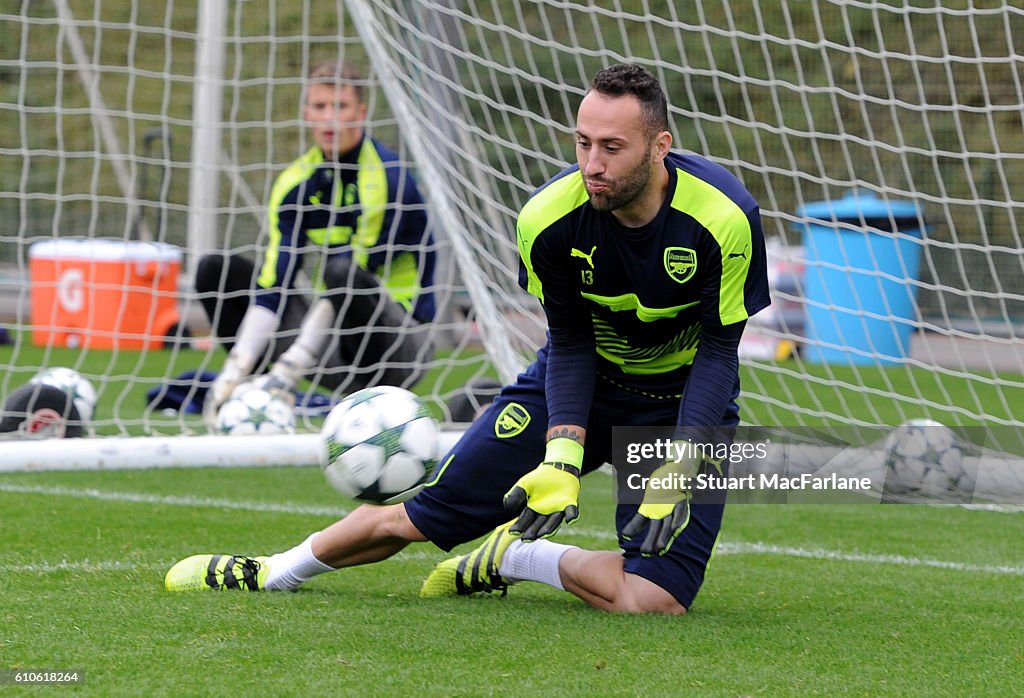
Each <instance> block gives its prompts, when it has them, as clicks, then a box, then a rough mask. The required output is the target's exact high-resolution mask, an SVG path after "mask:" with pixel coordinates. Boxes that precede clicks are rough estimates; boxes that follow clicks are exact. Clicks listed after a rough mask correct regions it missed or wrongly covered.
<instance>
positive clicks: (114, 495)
mask: <svg viewBox="0 0 1024 698" xmlns="http://www.w3.org/2000/svg"><path fill="white" fill-rule="evenodd" d="M0 492H10V493H14V494H41V495H47V496H51V497H78V498H82V499H98V500H101V501H107V502H128V503H131V504H163V505H167V506H179V507H200V508H211V509H236V510H241V511H259V512H270V513H275V514H301V515H304V516H334V517H337V518H341V517H342V516H345V515H346V514H348V513H349V512H348V510H347V509H344V508H342V507H323V506H311V505H307V504H293V503H284V504H274V503H272V502H247V501H240V500H234V499H215V498H212V497H188V496H181V497H179V496H174V495H157V494H145V493H141V492H110V491H104V490H97V489H93V488H86V489H73V488H70V487H43V486H39V485H12V484H8V483H0Z"/></svg>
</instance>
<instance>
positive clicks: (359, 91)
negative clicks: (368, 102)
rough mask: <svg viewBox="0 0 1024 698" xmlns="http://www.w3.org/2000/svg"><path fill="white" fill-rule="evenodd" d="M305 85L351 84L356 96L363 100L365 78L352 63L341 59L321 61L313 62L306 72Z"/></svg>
mask: <svg viewBox="0 0 1024 698" xmlns="http://www.w3.org/2000/svg"><path fill="white" fill-rule="evenodd" d="M306 84H307V85H352V87H354V88H355V89H356V97H357V98H358V99H359V101H360V102H362V101H364V100H363V90H364V87H365V86H366V79H365V78H364V77H363V74H362V73H361V72H360V71H359V69H358V68H356V67H355V66H354V65H352V64H351V63H349V62H347V61H343V60H332V61H323V62H321V63H316V64H314V65H313V66H312V67H311V68H310V69H309V72H308V73H306Z"/></svg>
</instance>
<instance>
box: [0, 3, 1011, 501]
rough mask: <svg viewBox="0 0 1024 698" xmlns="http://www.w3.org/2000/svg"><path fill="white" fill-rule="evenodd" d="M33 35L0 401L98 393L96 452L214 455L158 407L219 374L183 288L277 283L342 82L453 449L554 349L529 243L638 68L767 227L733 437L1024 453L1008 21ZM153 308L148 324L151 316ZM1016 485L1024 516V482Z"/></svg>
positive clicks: (51, 8)
mask: <svg viewBox="0 0 1024 698" xmlns="http://www.w3.org/2000/svg"><path fill="white" fill-rule="evenodd" d="M14 7H15V8H16V9H6V10H0V36H3V37H4V39H3V42H2V43H3V46H4V50H3V53H2V54H0V112H2V113H3V115H4V116H3V119H0V124H2V125H0V131H2V132H3V138H0V220H3V221H5V223H6V225H4V226H3V227H0V327H2V328H3V329H5V330H6V331H7V334H8V336H9V337H10V341H11V342H12V343H11V344H10V345H9V346H7V347H4V346H0V369H2V373H0V396H3V395H6V394H9V393H10V392H12V391H13V390H15V389H16V388H17V387H19V386H20V385H22V384H24V383H26V382H27V381H28V380H29V378H31V377H32V375H34V373H35V372H36V371H37V370H38V369H40V368H42V367H47V366H53V365H66V366H71V367H73V368H75V369H77V370H79V371H80V372H81V373H83V375H85V376H86V377H87V378H88V379H89V380H90V381H92V382H93V384H94V385H95V387H96V389H97V392H98V394H99V399H98V405H97V412H96V416H95V418H94V421H93V424H92V429H93V431H94V432H95V434H96V436H97V438H126V437H131V436H148V437H159V438H165V437H175V436H178V435H182V436H189V437H190V438H197V437H196V436H195V434H197V433H199V432H200V431H201V425H200V424H199V421H198V418H197V417H196V416H195V415H194V414H189V413H186V412H178V413H171V412H167V411H164V410H162V409H160V408H159V407H157V406H154V404H151V403H149V402H148V400H147V396H146V395H147V392H148V391H150V390H159V389H160V387H161V386H165V387H166V386H169V385H172V384H174V385H175V386H176V387H178V388H179V389H181V390H182V391H183V392H184V393H186V394H187V393H188V390H189V386H190V383H189V380H190V379H188V378H183V374H185V372H187V371H199V372H202V371H216V370H217V369H218V368H219V367H220V364H221V362H222V360H223V356H224V354H223V351H222V350H221V349H220V348H218V347H217V346H216V345H215V344H211V343H210V342H209V341H208V339H209V338H208V337H207V336H206V333H207V332H208V331H209V328H208V324H207V320H206V317H205V315H204V313H203V312H202V311H201V309H200V306H199V303H198V300H199V299H198V298H197V296H196V294H195V292H194V289H193V287H192V274H193V272H194V269H195V264H196V261H197V260H198V258H199V256H200V255H201V254H203V253H204V252H207V251H210V250H211V249H213V250H225V251H232V252H242V253H245V254H247V255H249V256H250V257H252V258H254V259H255V258H258V256H259V254H260V252H261V250H262V249H263V248H264V245H265V242H266V232H267V223H266V211H265V210H264V202H265V201H266V199H267V197H268V196H269V193H270V187H271V185H272V183H273V181H274V178H275V177H276V176H277V174H279V173H280V171H281V170H282V169H283V168H284V167H286V166H287V165H288V163H289V162H291V160H293V159H294V158H295V157H297V156H298V155H299V154H300V153H301V152H303V151H304V150H306V149H307V148H308V147H310V146H311V144H312V142H311V140H310V138H309V135H308V133H307V132H306V130H305V128H304V124H303V122H302V119H301V105H300V99H301V94H302V83H303V76H304V74H305V73H306V71H307V70H308V69H309V68H310V66H311V65H313V64H315V63H316V62H318V61H320V60H324V59H333V58H335V57H338V56H341V57H344V58H345V59H346V60H348V61H351V62H353V63H354V64H356V65H358V66H359V67H360V68H361V69H362V70H363V71H364V72H365V74H366V76H367V88H368V89H367V93H368V95H369V100H370V117H369V121H368V124H367V126H368V131H369V132H370V133H372V134H373V135H375V136H377V137H379V138H380V139H381V140H383V141H384V142H385V143H387V144H388V145H389V146H391V147H392V148H393V149H395V150H396V151H397V152H399V153H400V155H401V157H402V158H403V159H404V160H405V161H406V162H408V164H409V165H410V166H411V167H412V168H413V170H414V172H415V173H416V177H417V180H418V182H419V184H420V186H421V187H422V189H423V190H424V193H425V195H426V198H427V199H428V203H429V207H430V215H431V217H432V221H433V223H434V225H435V229H436V231H437V233H438V236H439V240H438V245H439V255H440V259H441V264H440V269H439V273H438V278H437V288H436V289H435V290H436V292H437V295H438V298H439V299H440V300H441V312H440V313H439V317H438V320H437V322H436V323H435V325H434V328H433V339H434V343H435V347H436V352H435V353H434V354H433V355H432V356H430V357H424V358H423V361H424V368H425V369H426V374H425V378H424V379H422V380H421V382H420V383H419V384H418V385H417V386H416V389H417V391H418V392H421V393H423V394H424V395H425V396H426V397H427V398H428V399H429V400H431V401H432V402H433V403H434V404H436V405H437V406H438V409H439V410H440V414H442V420H443V421H445V422H446V423H447V426H449V427H451V426H452V424H453V422H454V420H453V415H452V414H451V413H450V412H446V409H447V406H448V405H450V404H451V402H452V400H453V399H456V398H458V397H459V396H460V395H461V394H463V393H465V391H466V390H467V386H472V385H474V384H479V383H481V382H483V383H484V384H488V385H490V384H491V383H490V382H492V381H498V382H502V381H507V380H510V379H511V378H512V377H513V376H514V375H515V373H516V372H517V371H518V370H519V369H521V368H522V367H523V366H525V365H526V364H527V363H528V362H529V360H530V358H531V356H532V354H533V352H534V351H535V350H536V348H537V346H538V345H539V344H540V343H541V342H543V339H544V335H543V332H544V328H543V318H542V315H541V313H540V312H539V306H538V305H537V304H536V302H535V301H534V300H533V299H532V298H530V297H529V296H527V295H526V294H525V293H524V292H523V291H522V290H521V289H519V287H518V284H517V278H516V276H517V254H516V248H515V241H514V221H515V215H516V212H517V211H518V209H519V208H520V206H521V205H522V204H523V203H524V202H525V201H526V199H527V198H528V196H529V195H530V193H531V192H532V191H533V190H534V188H535V187H537V186H538V185H540V184H541V183H543V182H544V181H545V180H546V179H547V178H548V177H550V176H552V175H553V174H555V173H556V172H558V171H559V170H561V169H562V168H563V167H564V166H565V165H566V164H567V163H570V162H572V161H574V159H575V156H574V147H573V130H572V129H573V120H574V112H575V108H576V106H577V104H578V102H579V99H580V97H581V96H582V94H583V93H584V90H585V88H586V85H587V83H588V82H589V79H590V77H591V76H592V74H593V73H594V72H595V71H596V70H597V69H598V68H600V67H602V66H604V65H607V64H609V63H613V62H618V61H632V62H637V63H640V64H642V65H644V66H645V67H647V68H648V69H650V70H651V71H652V72H653V73H654V74H655V75H656V76H657V77H658V78H659V79H660V80H661V81H662V83H663V84H664V85H665V87H666V90H667V92H668V96H669V102H670V117H671V121H672V130H673V134H674V137H675V147H677V148H679V149H681V150H684V151H686V150H689V151H695V152H698V153H701V154H705V155H707V156H708V157H710V158H712V159H713V160H715V161H717V162H719V163H721V164H723V165H724V166H725V167H727V168H728V169H730V170H731V171H732V172H734V173H735V174H736V175H738V176H739V177H740V178H741V179H742V181H743V182H744V183H745V185H746V186H747V187H748V188H749V189H750V190H751V191H752V192H753V193H754V195H755V196H756V198H757V199H758V201H759V202H760V204H761V208H762V218H763V222H764V227H765V232H766V235H767V236H768V238H769V251H770V258H771V272H770V273H771V280H772V284H773V298H774V303H773V307H772V309H770V310H769V311H768V312H766V313H763V314H762V315H760V316H758V317H757V318H755V319H754V320H753V321H752V322H751V323H750V326H749V328H748V332H747V336H746V337H745V340H744V345H743V357H744V364H745V368H744V374H743V378H744V384H743V391H744V392H743V398H742V399H743V404H742V409H743V414H744V416H745V417H746V418H747V419H749V420H752V421H753V422H754V423H758V424H766V425H784V426H793V427H806V426H818V425H842V426H858V425H863V426H872V425H885V424H889V425H896V424H899V423H901V422H904V421H907V420H910V419H914V418H920V417H930V418H933V419H936V420H938V421H941V422H943V423H947V424H951V425H970V426H977V425H980V426H983V427H987V428H990V429H991V436H990V442H989V443H987V444H986V447H990V448H994V449H996V450H997V451H1000V452H1006V453H1010V454H1024V417H1022V409H1021V408H1022V406H1024V349H1022V346H1024V342H1022V333H1024V255H1022V253H1021V250H1022V249H1024V193H1022V192H1021V188H1020V187H1019V186H1017V185H1018V183H1019V182H1021V181H1024V59H1022V58H1021V56H1022V55H1024V46H1022V45H1021V38H1020V37H1021V36H1024V9H1021V8H1020V7H1018V6H1017V5H1016V4H1015V3H1010V2H992V3H903V2H864V1H861V0H819V1H818V2H807V3H793V2H786V1H785V0H730V1H728V2H726V1H725V0H715V1H711V2H709V1H708V0H681V1H676V2H668V3H651V2H648V1H647V0H619V1H618V2H615V3H595V2H567V1H564V0H509V1H508V2H504V1H498V0H490V1H487V0H265V1H264V2H245V1H242V0H217V1H214V0H197V1H196V2H192V3H175V4H173V5H166V4H163V3H147V2H143V1H142V0H125V1H123V2H112V1H111V0H90V1H88V2H86V1H85V0H54V2H52V3H28V2H23V3H15V4H14ZM55 238H60V239H65V238H73V239H83V240H96V239H102V240H113V241H116V242H119V243H122V244H123V245H124V246H125V247H124V249H125V250H132V252H126V253H125V254H124V256H123V257H115V258H114V260H113V261H114V262H121V263H123V266H124V267H125V269H124V275H125V276H124V279H125V283H123V284H120V285H119V284H117V283H116V282H114V283H112V282H111V281H110V277H106V276H101V274H100V269H99V267H100V266H101V265H100V264H99V263H98V262H97V261H96V260H95V259H86V260H84V261H82V260H75V259H70V260H68V259H52V258H43V259H39V258H35V257H33V253H32V250H33V246H34V245H36V244H37V243H40V242H44V241H51V240H53V239H55ZM158 243H159V244H163V245H170V246H173V247H175V248H177V249H180V250H181V253H182V263H181V265H180V276H177V274H178V272H179V269H178V267H172V268H170V270H168V269H167V268H165V267H164V268H161V269H162V272H160V270H159V269H158V272H160V273H158V272H152V269H151V268H157V267H160V263H162V259H153V258H150V257H147V256H145V254H143V256H142V257H141V258H140V257H139V256H138V253H137V252H135V251H136V250H137V249H138V248H137V245H140V244H158ZM36 249H39V248H36ZM145 249H148V248H145ZM107 261H111V260H107ZM76 264H77V265H78V271H77V273H78V274H79V280H80V283H81V284H84V286H81V287H79V288H78V291H79V292H80V294H84V295H79V296H77V297H78V298H79V300H82V299H84V302H82V303H79V305H78V314H77V315H76V314H74V313H72V312H71V311H69V309H68V308H67V307H63V306H61V302H62V300H61V299H62V296H61V293H64V294H65V296H67V294H68V293H71V292H73V291H75V289H74V288H71V289H70V290H69V287H68V285H67V283H66V281H67V280H66V279H63V278H62V277H61V276H60V274H61V272H62V270H64V269H67V268H72V267H75V265H76ZM147 269H148V271H147ZM136 272H139V273H136ZM161 273H163V274H164V275H163V276H161ZM167 273H173V274H174V275H175V278H174V283H173V285H172V286H170V287H168V286H166V285H160V284H164V283H166V282H167ZM62 284H63V285H62ZM90 284H91V285H90ZM147 284H151V285H149V286H147ZM99 290H103V291H104V293H103V294H101V293H99V292H98V291H99ZM139 294H141V295H143V296H147V297H149V302H147V303H144V304H143V305H142V306H137V305H135V302H136V301H137V300H138V299H137V298H134V297H132V296H133V295H139ZM101 296H102V298H101ZM65 300H66V298H65ZM168 302H169V303H170V304H171V307H168V306H167V303H168ZM45 303H49V304H50V305H48V306H46V307H41V304H45ZM91 303H92V304H95V306H96V307H89V306H90V304H91ZM101 304H105V305H101ZM83 305H84V306H85V309H84V310H83ZM139 307H142V310H141V311H140V310H139V309H138V308H139ZM189 335H191V336H189ZM192 385H193V386H194V384H192ZM339 396H340V394H335V395H332V396H331V397H333V398H334V399H337V398H338V397H339ZM316 424H317V422H316V420H315V419H306V420H305V421H304V422H303V423H302V425H301V426H302V427H303V430H304V431H306V432H311V431H313V430H315V428H316ZM222 441H223V440H222ZM222 441H220V442H218V441H215V443H221V442H222ZM224 448H228V449H230V448H233V446H231V445H230V444H225V446H224ZM1011 479H1012V478H1011ZM1016 481H1017V482H1019V483H1022V484H1021V488H1022V489H1024V473H1022V474H1020V477H1019V478H1017V479H1016Z"/></svg>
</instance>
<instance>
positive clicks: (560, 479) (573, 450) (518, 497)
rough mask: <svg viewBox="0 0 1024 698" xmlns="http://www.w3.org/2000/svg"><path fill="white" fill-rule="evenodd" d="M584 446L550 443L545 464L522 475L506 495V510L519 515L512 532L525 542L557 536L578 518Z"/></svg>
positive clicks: (564, 440) (560, 439)
mask: <svg viewBox="0 0 1024 698" xmlns="http://www.w3.org/2000/svg"><path fill="white" fill-rule="evenodd" d="M582 468H583V446H582V445H581V444H579V443H577V442H576V441H573V440H572V439H567V438H564V437H558V438H554V439H551V440H550V441H548V445H547V450H546V451H545V453H544V462H543V463H541V464H540V465H538V466H537V467H536V468H534V469H533V470H531V471H530V472H528V473H527V474H526V475H523V476H522V477H521V478H519V480H518V481H516V484H515V485H513V486H512V489H510V490H509V491H508V492H507V493H506V494H505V510H506V511H508V512H509V513H511V514H519V518H518V519H516V521H515V523H513V524H512V527H511V528H510V529H509V533H511V534H512V535H516V536H520V537H521V538H522V540H524V541H531V540H537V539H538V538H547V537H548V536H552V535H554V533H555V531H557V530H558V527H559V526H561V525H562V523H563V522H564V523H567V524H571V523H572V522H573V521H575V520H576V519H577V518H579V515H580V512H579V498H580V474H581V473H582Z"/></svg>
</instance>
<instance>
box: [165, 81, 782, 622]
mask: <svg viewBox="0 0 1024 698" xmlns="http://www.w3.org/2000/svg"><path fill="white" fill-rule="evenodd" d="M667 129H668V108H667V104H666V98H665V94H664V92H663V90H662V88H661V86H660V85H659V84H658V82H657V80H656V79H655V78H654V77H653V76H652V75H651V74H650V73H649V72H647V71H646V70H644V69H643V68H641V67H639V66H635V65H615V66H611V67H609V68H606V69H604V70H601V71H600V72H598V73H597V75H596V76H595V77H594V79H593V81H592V82H591V85H590V88H589V90H588V91H587V93H586V95H585V96H584V98H583V100H582V102H581V104H580V106H579V111H578V115H577V123H576V130H575V133H576V155H577V161H578V162H577V164H576V165H574V166H571V167H569V168H567V169H565V170H564V171H563V172H561V173H560V174H558V175H556V176H555V177H554V178H553V179H551V180H550V181H549V182H547V183H546V184H545V185H544V186H542V187H541V188H540V189H539V190H538V191H537V192H535V193H534V195H533V197H532V198H531V199H530V200H529V201H528V202H527V203H526V205H525V206H524V207H523V209H522V211H521V212H520V214H519V217H518V221H517V231H516V232H517V240H518V244H519V249H520V253H521V265H520V273H519V280H520V284H521V285H522V286H523V287H524V288H525V289H526V290H528V291H529V292H530V293H532V294H534V295H536V296H537V297H538V298H539V299H540V300H541V302H542V304H543V307H544V311H545V313H546V315H547V319H548V327H549V333H548V336H549V339H548V342H547V345H546V346H545V347H543V348H542V349H541V350H540V351H539V352H538V354H537V360H536V361H535V362H534V363H533V364H532V365H531V366H530V367H529V368H528V369H527V370H526V371H525V372H524V373H523V374H522V375H520V376H519V377H518V379H517V380H516V381H515V383H513V384H512V385H509V386H507V387H505V388H504V389H503V390H502V391H501V393H500V394H499V395H498V396H497V398H496V399H495V401H494V402H493V403H492V404H491V406H490V407H489V408H488V409H487V411H486V412H485V413H484V414H483V415H481V416H480V417H479V418H478V419H477V420H476V421H475V422H474V423H473V424H472V425H471V426H470V428H469V430H468V431H467V432H466V434H465V436H463V438H462V439H460V440H459V442H458V443H457V444H456V445H455V446H454V448H453V449H452V451H451V452H450V453H449V454H448V455H447V456H445V458H444V459H443V460H442V463H441V466H440V467H439V470H438V473H437V474H436V476H435V478H434V480H433V481H432V482H430V483H428V484H427V486H426V487H425V488H424V489H423V490H421V491H420V492H419V493H418V494H417V495H416V496H415V497H413V498H412V499H410V500H409V501H407V502H405V503H404V504H397V505H393V506H385V507H377V506H362V507H359V508H358V509H356V510H355V511H354V512H352V513H351V514H349V515H348V516H347V517H345V518H343V519H341V520H340V521H338V522H336V523H334V524H332V525H331V526H329V527H327V528H325V529H324V530H323V531H320V532H317V533H314V534H312V535H311V536H310V537H309V538H307V539H306V540H305V541H304V542H303V543H301V544H299V545H298V546H296V547H295V548H292V549H291V550H288V551H285V552H283V553H280V554H277V555H273V556H270V557H261V558H249V557H240V556H230V555H195V556H192V557H190V558H186V559H185V560H182V561H181V562H179V563H177V564H176V565H175V566H173V567H172V568H171V569H170V570H169V571H168V573H167V575H166V577H165V584H166V586H167V588H168V589H171V590H189V589H221V588H241V589H294V588H296V587H297V586H299V585H300V584H302V583H303V582H305V581H307V580H309V579H311V578H312V577H314V576H316V575H317V574H320V573H323V572H327V571H330V570H333V569H337V568H341V567H348V566H351V565H358V564H365V563H368V562H373V561H377V560H382V559H384V558H387V557H389V556H391V555H393V554H395V553H396V552H398V551H399V550H402V549H403V548H404V547H405V546H406V545H408V544H409V543H410V542H412V541H424V540H427V541H430V542H432V543H434V544H435V545H437V546H439V547H441V548H443V549H445V550H450V549H451V548H453V547H455V546H456V545H459V544H462V543H465V542H467V541H470V540H473V539H475V538H477V537H479V536H482V535H484V534H485V533H487V532H488V531H490V532H491V533H490V535H489V536H488V537H487V538H486V540H485V541H484V542H483V544H482V545H480V547H478V548H477V549H476V550H473V551H472V552H470V553H467V554H464V555H460V556H457V557H453V558H451V559H448V560H445V561H443V562H441V563H440V564H438V565H437V567H436V568H435V569H434V570H433V572H431V573H430V575H429V576H428V577H427V579H426V581H425V582H424V584H423V588H422V591H421V595H422V596H427V597H429V596H441V595H457V594H459V595H461V594H473V593H477V592H491V591H496V590H499V591H504V590H506V589H507V587H508V586H509V585H510V584H514V583H517V582H523V581H535V582H542V583H545V584H549V585H551V586H554V587H556V588H558V589H565V590H567V591H569V592H571V593H573V594H575V595H576V596H578V597H579V598H581V599H583V600H584V601H586V602H587V603H589V604H591V605H593V606H595V607H597V608H601V609H605V610H608V611H615V612H633V613H639V612H657V613H670V614H671V613H682V612H685V611H686V610H687V608H689V607H690V605H691V603H692V602H693V599H694V597H695V596H696V594H697V591H698V589H699V588H700V586H701V584H702V582H703V580H704V574H705V570H706V567H707V564H708V561H709V560H710V558H711V554H712V551H713V549H714V545H715V542H716V540H717V538H718V532H719V528H720V526H721V522H722V514H723V510H724V501H722V500H721V499H718V498H710V499H708V500H707V501H699V500H698V498H697V497H696V496H694V497H693V498H691V496H690V493H689V492H688V491H687V490H686V488H685V487H680V488H678V489H676V490H674V491H668V492H666V491H664V490H659V491H652V492H650V493H644V492H636V493H633V495H634V496H629V495H628V494H627V495H625V496H623V493H622V492H621V491H620V501H619V503H618V507H617V511H616V527H617V530H618V534H619V543H620V546H621V548H622V552H612V551H591V550H583V549H580V548H577V547H574V546H570V545H564V544H561V543H556V542H554V541H552V540H547V538H548V537H550V536H552V535H554V534H555V533H556V532H557V531H558V530H559V527H560V525H561V524H563V523H571V522H572V521H573V520H575V519H576V518H577V517H578V516H580V515H584V516H585V515H586V512H580V511H579V505H578V495H579V491H580V477H581V476H582V475H585V474H587V473H589V472H591V471H593V470H595V469H596V468H598V467H599V466H600V465H601V464H602V463H604V462H606V461H609V460H610V459H611V451H612V443H611V441H612V427H613V426H661V425H664V426H668V427H672V426H673V425H678V427H679V431H681V432H682V433H681V436H683V437H688V438H691V439H694V440H698V439H700V440H701V441H697V442H698V443H704V441H703V440H704V439H707V438H708V435H709V434H713V433H714V432H716V431H718V430H719V429H720V428H721V427H725V428H726V431H727V430H728V428H730V427H733V426H735V425H736V424H737V423H738V421H739V411H738V407H737V404H736V399H737V397H738V395H739V359H738V345H739V340H740V335H741V334H742V331H743V328H744V325H745V322H746V320H747V318H748V317H749V316H750V315H752V314H754V313H755V312H757V311H758V310H761V309H762V308H764V307H766V306H767V305H768V303H769V298H768V282H767V275H766V268H765V250H764V238H763V234H762V230H761V222H760V215H759V212H758V207H757V204H756V202H755V201H754V199H753V198H752V196H751V195H750V194H749V193H748V192H747V191H746V190H745V189H744V188H743V186H742V185H741V184H740V182H739V181H738V180H737V179H736V178H735V177H734V176H733V175H731V174H729V173H728V172H727V171H726V170H725V169H724V168H722V167H720V166H718V165H715V164H713V163H712V162H710V161H709V160H707V159H705V158H703V157H700V156H697V155H691V154H679V153H676V152H673V151H671V150H670V147H671V145H672V136H671V134H670V133H669V132H668V130H667ZM538 464H539V465H538ZM725 465H726V464H721V466H720V467H722V468H724V467H725ZM703 467H707V466H706V465H705V464H703V463H701V462H681V463H679V464H674V463H669V464H666V465H664V466H662V468H663V469H662V471H661V472H657V473H656V475H657V477H656V478H654V479H657V480H659V481H666V480H667V481H673V478H665V477H661V476H663V475H665V474H670V475H671V474H675V475H679V476H687V475H692V474H694V473H695V472H697V470H696V469H697V468H703ZM666 471H669V472H667V473H666ZM676 480H677V481H680V482H682V481H683V480H682V478H679V477H677V478H676Z"/></svg>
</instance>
